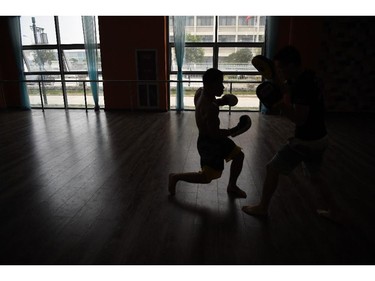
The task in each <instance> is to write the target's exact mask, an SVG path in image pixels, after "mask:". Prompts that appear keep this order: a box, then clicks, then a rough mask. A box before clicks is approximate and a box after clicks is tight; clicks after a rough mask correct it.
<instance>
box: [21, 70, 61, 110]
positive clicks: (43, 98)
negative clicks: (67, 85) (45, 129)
mask: <svg viewBox="0 0 375 281" xmlns="http://www.w3.org/2000/svg"><path fill="white" fill-rule="evenodd" d="M26 80H41V81H40V83H38V82H29V83H27V88H28V92H29V97H30V104H31V106H32V107H41V106H42V102H43V105H44V107H46V108H55V107H64V99H63V94H62V86H61V82H60V81H58V80H61V77H60V75H27V76H26ZM55 80H57V81H56V82H55Z"/></svg>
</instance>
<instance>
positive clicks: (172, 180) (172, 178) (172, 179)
mask: <svg viewBox="0 0 375 281" xmlns="http://www.w3.org/2000/svg"><path fill="white" fill-rule="evenodd" d="M176 184H177V180H176V174H173V173H172V174H169V182H168V191H169V194H170V195H175V194H176Z"/></svg>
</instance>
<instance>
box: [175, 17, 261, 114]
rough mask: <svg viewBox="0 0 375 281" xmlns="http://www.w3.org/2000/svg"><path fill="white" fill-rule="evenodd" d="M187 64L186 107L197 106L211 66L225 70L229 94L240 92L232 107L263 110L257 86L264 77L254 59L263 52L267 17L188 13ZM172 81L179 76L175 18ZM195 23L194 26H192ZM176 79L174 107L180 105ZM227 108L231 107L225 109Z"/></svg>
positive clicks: (184, 74)
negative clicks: (198, 92)
mask: <svg viewBox="0 0 375 281" xmlns="http://www.w3.org/2000/svg"><path fill="white" fill-rule="evenodd" d="M186 18H187V23H186V29H185V34H186V35H185V36H186V37H185V58H184V64H183V68H182V69H183V83H184V108H185V109H193V108H194V103H193V96H194V93H195V91H196V89H197V88H199V87H201V86H202V75H203V73H204V72H205V71H206V70H207V69H208V68H211V67H215V68H218V69H220V70H221V71H223V72H224V75H225V77H224V86H225V87H226V89H225V93H233V94H236V95H237V97H238V98H239V103H238V105H237V106H236V107H233V108H232V110H252V111H258V110H259V106H260V103H259V99H258V98H257V97H256V95H255V89H256V87H257V86H258V85H259V83H261V82H262V77H261V76H260V75H259V73H258V72H257V70H256V69H255V68H254V67H253V65H252V64H251V59H252V58H253V57H254V56H256V55H260V54H263V51H264V45H265V42H264V38H265V36H264V35H265V27H266V26H265V25H266V17H263V16H188V17H186ZM169 21H170V22H169V28H170V30H169V38H170V42H169V46H170V80H173V81H175V80H176V79H177V62H176V56H175V50H174V48H175V46H174V37H173V17H170V18H169ZM193 23H194V25H192V24H193ZM176 86H177V83H176V82H174V83H173V82H172V83H171V85H170V93H171V98H170V101H171V103H170V104H171V109H175V108H176V107H175V106H176ZM224 109H227V108H224Z"/></svg>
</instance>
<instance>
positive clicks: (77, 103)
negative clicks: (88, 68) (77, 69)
mask: <svg viewBox="0 0 375 281" xmlns="http://www.w3.org/2000/svg"><path fill="white" fill-rule="evenodd" d="M87 79H88V76H87V75H86V74H82V75H65V80H66V82H65V87H66V98H67V101H68V107H70V108H72V107H73V108H84V107H85V95H84V87H83V82H84V81H85V80H87ZM88 84H89V83H87V84H86V101H87V104H89V100H90V101H91V100H92V97H91V93H90V92H89V91H88V89H87V86H88ZM88 95H90V98H88V97H87V96H88Z"/></svg>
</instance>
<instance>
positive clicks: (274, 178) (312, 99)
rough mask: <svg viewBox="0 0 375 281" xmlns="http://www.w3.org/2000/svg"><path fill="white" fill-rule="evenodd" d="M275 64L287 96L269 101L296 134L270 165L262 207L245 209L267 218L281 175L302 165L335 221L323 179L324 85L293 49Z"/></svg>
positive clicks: (321, 210) (282, 53)
mask: <svg viewBox="0 0 375 281" xmlns="http://www.w3.org/2000/svg"><path fill="white" fill-rule="evenodd" d="M274 64H275V70H276V76H277V77H276V79H275V80H276V81H278V82H277V83H278V84H279V85H278V87H279V88H281V89H282V92H283V95H284V96H283V97H282V96H281V99H280V100H279V101H277V102H276V100H277V98H275V96H273V97H272V96H270V95H269V100H267V101H266V102H268V103H270V101H271V103H270V104H272V103H273V108H275V107H276V108H278V109H280V110H281V113H282V114H284V115H285V116H286V117H288V118H289V119H290V120H291V121H292V122H293V123H294V124H295V134H294V137H293V138H290V139H289V141H288V143H287V144H286V145H284V146H282V147H281V149H280V150H279V151H278V152H277V153H276V155H275V156H274V157H273V158H272V159H271V161H270V162H269V163H268V164H267V166H266V178H265V181H264V183H263V190H262V196H261V200H260V202H259V204H257V205H254V206H244V207H243V208H242V210H243V211H244V212H245V213H247V214H249V215H260V216H266V215H267V213H268V207H269V204H270V201H271V198H272V195H273V194H274V192H275V190H276V188H277V185H278V181H279V175H280V174H284V175H289V174H290V173H291V172H292V171H293V170H294V168H295V167H297V165H299V164H300V163H301V162H302V163H303V164H304V168H305V171H307V172H308V175H309V176H310V179H311V182H312V183H313V184H314V185H315V187H316V188H318V190H319V191H320V195H323V196H322V198H321V199H322V201H321V202H320V204H322V205H321V206H319V207H320V208H318V209H317V211H318V213H319V214H320V215H323V216H325V217H327V218H331V219H332V213H331V210H330V207H332V205H333V204H332V203H333V202H332V199H331V196H330V194H329V193H328V190H327V189H325V188H322V183H321V181H320V180H321V179H320V177H319V169H320V166H321V162H322V158H323V153H324V151H325V149H326V148H327V145H328V136H327V131H326V126H325V118H324V116H325V107H324V100H323V94H322V91H321V87H320V83H319V82H318V79H317V77H316V76H315V74H314V72H313V71H311V70H305V69H303V68H302V64H301V58H300V54H299V52H298V50H297V49H296V48H294V47H292V46H287V47H284V48H283V49H281V50H280V51H279V52H278V53H277V54H276V56H275V57H274ZM260 94H262V93H260ZM258 96H259V95H258ZM261 101H262V99H261Z"/></svg>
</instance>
